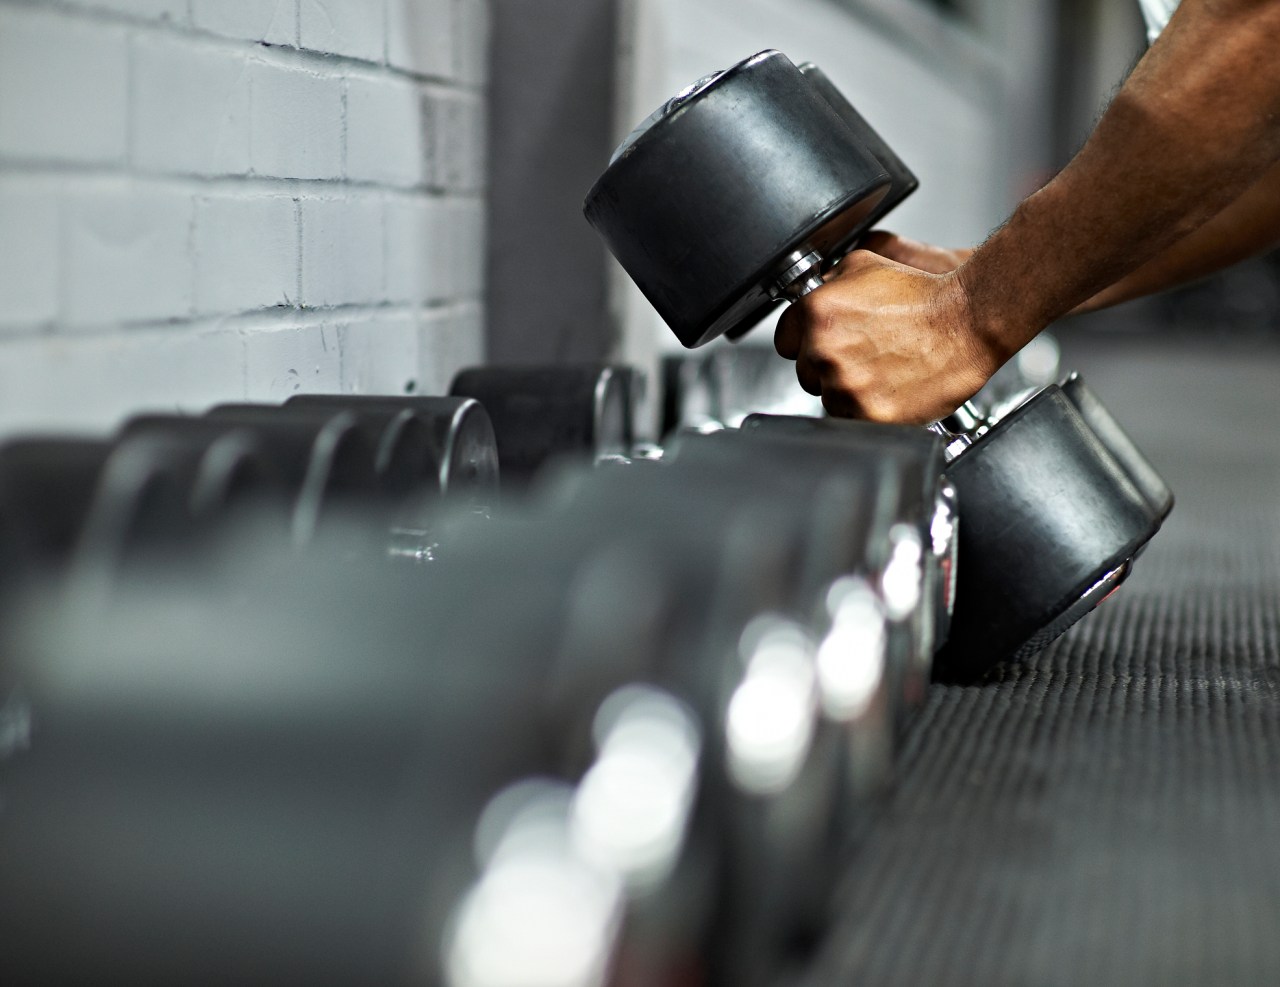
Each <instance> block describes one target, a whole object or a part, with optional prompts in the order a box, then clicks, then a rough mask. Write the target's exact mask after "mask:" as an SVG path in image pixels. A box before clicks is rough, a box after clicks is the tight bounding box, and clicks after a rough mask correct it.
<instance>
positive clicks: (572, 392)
mask: <svg viewBox="0 0 1280 987" xmlns="http://www.w3.org/2000/svg"><path fill="white" fill-rule="evenodd" d="M642 389H643V381H642V380H641V378H640V376H639V374H638V372H637V371H635V370H634V369H632V368H630V367H623V366H612V365H606V364H581V365H577V364H565V365H551V366H531V367H506V366H488V367H471V368H469V369H466V370H462V371H460V372H459V373H458V375H457V376H456V377H454V379H453V384H452V385H451V387H450V389H449V393H450V394H452V395H454V396H456V397H467V398H473V399H475V400H476V401H479V402H480V404H481V405H483V406H484V409H485V410H486V411H487V412H488V414H489V418H490V420H491V421H492V422H493V431H494V434H495V435H496V437H497V445H498V462H499V465H500V467H501V469H502V476H503V479H504V481H505V482H506V483H507V485H508V487H509V488H511V489H514V490H520V489H523V488H525V487H527V486H528V484H529V482H530V481H531V480H532V479H533V476H534V474H535V473H537V471H538V470H539V469H541V468H542V466H543V465H545V464H546V463H548V462H549V461H551V460H553V459H555V458H557V457H580V458H586V459H590V460H592V461H597V462H598V461H601V460H606V459H626V458H629V457H631V456H632V454H633V452H634V450H635V446H636V405H637V403H638V402H639V400H640V398H641V392H642Z"/></svg>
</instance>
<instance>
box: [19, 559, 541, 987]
mask: <svg viewBox="0 0 1280 987" xmlns="http://www.w3.org/2000/svg"><path fill="white" fill-rule="evenodd" d="M243 560H244V557H243V556H241V560H240V567H239V578H238V579H237V580H236V581H235V583H236V585H235V586H234V587H233V588H231V589H229V590H228V591H227V593H226V595H225V596H224V597H222V598H218V597H214V596H206V595H199V594H192V593H190V592H189V589H188V587H187V586H186V585H184V584H183V583H182V582H176V583H175V582H172V581H169V580H167V579H165V578H164V574H163V572H161V571H159V570H156V569H151V570H147V571H145V572H142V573H139V574H138V575H137V576H136V577H135V578H132V579H129V578H125V579H122V581H121V586H120V590H119V592H118V593H117V594H113V599H112V601H111V605H110V606H109V607H100V606H94V605H92V601H87V600H86V599H85V598H83V597H76V598H74V599H72V600H71V601H70V602H68V603H67V605H65V606H64V607H62V608H60V609H54V610H51V611H49V612H43V613H41V614H40V615H39V616H38V617H35V618H33V620H29V621H26V622H24V629H25V635H24V638H23V645H22V647H20V648H17V647H7V648H5V649H4V654H5V664H4V667H3V671H4V672H5V673H6V674H5V676H4V678H5V680H6V681H7V680H8V678H9V674H8V673H12V674H13V676H14V677H15V678H16V680H17V681H18V682H19V683H20V685H21V689H22V695H23V697H24V699H23V702H24V704H25V706H26V707H28V708H29V711H30V716H31V718H32V719H33V720H34V722H38V723H39V725H40V729H39V730H38V731H37V732H34V733H33V734H32V735H31V736H30V738H29V746H28V747H27V749H21V747H22V745H21V744H19V747H18V749H16V750H15V751H14V752H13V760H12V762H11V763H6V764H5V765H4V768H5V812H4V814H3V817H2V818H0V839H2V840H3V843H4V846H5V847H6V853H5V854H3V855H0V936H2V937H3V939H4V940H5V942H6V943H7V944H9V945H10V946H12V947H13V948H6V950H5V951H4V956H3V957H2V958H0V975H2V976H3V978H4V979H5V980H6V982H14V983H19V982H23V983H25V982H38V983H49V982H68V983H74V982H77V981H78V980H81V979H83V977H84V971H86V970H101V969H111V970H113V971H114V974H115V975H117V976H119V977H122V978H123V979H125V980H127V981H130V982H136V983H160V982H170V981H172V980H174V979H178V980H183V979H191V977H192V975H193V974H192V971H199V972H198V974H196V975H195V976H196V979H197V980H204V979H207V980H208V981H209V982H210V983H213V982H222V983H226V982H237V983H244V982H254V983H257V982H262V983H266V982H305V983H326V982H334V983H343V982H350V981H352V980H361V979H364V978H366V977H370V976H372V977H373V978H374V979H376V980H378V981H379V982H383V983H423V982H441V979H442V978H441V976H440V973H439V970H438V969H437V963H436V960H437V959H438V941H439V937H440V936H441V935H442V933H443V929H444V927H445V924H446V921H447V918H448V914H449V910H450V909H451V907H452V905H453V903H454V901H455V900H456V899H457V896H458V895H459V894H461V892H462V890H463V889H464V888H465V886H466V883H467V882H468V881H469V880H470V878H471V875H472V873H473V865H472V864H471V863H470V858H471V846H472V832H473V828H474V824H475V820H476V817H477V816H478V815H479V812H480V809H481V807H482V806H483V805H484V802H485V801H486V800H487V798H488V797H489V795H491V794H492V792H493V791H494V790H495V789H496V788H498V787H500V786H501V785H503V784H505V783H507V782H509V781H512V780H514V779H516V778H519V777H522V776H524V775H526V774H530V773H547V772H550V771H551V770H552V769H553V768H554V766H555V765H554V762H553V761H552V760H550V759H549V758H548V756H547V753H546V752H547V744H546V737H545V736H544V735H543V732H542V731H543V729H544V727H545V726H546V723H547V717H546V715H545V709H544V708H543V707H542V706H540V705H539V704H538V703H537V702H536V698H535V697H536V696H537V695H538V694H539V691H540V690H541V689H542V688H543V687H545V686H546V685H547V680H548V677H549V676H548V675H547V674H546V673H547V662H546V661H541V662H537V663H535V662H533V661H531V659H532V658H534V657H536V655H535V654H532V653H531V652H530V651H529V650H527V649H528V648H529V647H530V645H531V641H530V627H531V625H533V624H536V623H537V622H538V621H540V620H541V621H542V622H543V623H545V622H546V621H545V619H543V618H542V616H541V614H542V610H543V608H542V607H540V606H532V605H530V606H524V607H521V600H522V599H524V598H525V597H523V596H520V595H518V594H516V595H512V596H508V597H502V596H500V597H497V598H496V601H497V602H502V603H504V604H506V606H507V607H508V609H509V612H510V614H511V617H512V620H511V621H510V622H503V621H493V620H488V619H486V617H485V614H484V613H483V611H482V610H480V609H478V608H476V607H474V606H472V607H471V608H470V609H467V607H468V605H469V604H474V603H475V600H474V599H472V600H470V601H468V600H467V599H466V597H465V595H464V594H462V593H461V592H460V591H459V592H454V593H448V592H443V595H442V596H441V597H440V599H441V606H442V608H443V607H445V606H446V605H447V606H448V607H451V608H453V609H454V610H467V613H468V614H469V620H470V623H471V627H470V628H469V632H468V633H466V634H460V633H454V634H450V633H449V630H450V629H449V627H448V626H442V627H441V628H440V635H439V637H438V639H434V640H433V638H432V637H431V634H430V632H431V630H432V621H431V620H430V619H426V620H424V619H423V618H424V611H426V612H427V616H428V617H429V611H428V608H427V607H424V600H426V601H429V600H430V599H432V598H431V597H425V598H424V597H423V596H422V595H421V594H420V593H419V592H416V591H414V588H413V587H412V586H411V585H409V583H408V581H405V580H398V581H397V580H381V581H380V580H379V579H378V576H379V574H380V573H387V572H389V571H390V570H387V569H386V568H385V567H376V566H370V567H369V568H367V569H363V570H360V569H357V570H354V571H352V570H344V568H343V567H339V566H319V565H316V564H315V560H314V559H308V560H298V559H290V558H287V557H286V558H285V559H283V560H282V559H279V558H275V557H272V555H271V553H267V557H266V558H264V559H261V561H262V563H263V565H262V568H261V569H260V570H259V569H257V568H256V567H254V566H246V565H244V561H243ZM455 578H456V575H455ZM460 582H462V583H463V584H465V583H466V582H467V581H466V580H461V581H460ZM470 582H471V583H472V584H474V583H475V580H471V581H470ZM439 583H440V588H441V589H442V591H444V590H447V587H448V585H449V581H448V580H440V581H439ZM433 588H435V587H434V586H433ZM538 602H539V603H545V602H546V598H545V596H544V597H543V598H542V599H541V600H539V601H538ZM522 618H523V619H522ZM454 626H455V627H456V626H457V624H456V623H455V625H454ZM424 627H425V632H424V630H423V628H424ZM477 628H478V629H479V630H480V631H483V632H485V633H477ZM471 642H474V643H471ZM6 698H7V697H6ZM531 700H532V701H531ZM9 753H10V751H9V750H8V748H6V749H5V750H4V751H3V752H2V753H0V756H5V755H7V754H9ZM139 834H144V836H143V837H142V843H139V839H140V835H139ZM353 888H356V889H358V891H359V893H358V894H353V893H352V890H353ZM32 895H36V896H38V897H39V898H40V900H42V901H43V902H45V903H46V906H47V907H42V908H39V909H33V908H31V907H30V902H31V900H32V897H31V896H32ZM68 916H74V919H69V918H68ZM193 927H198V929H199V935H197V936H193V935H191V929H192V928H193ZM432 933H434V935H432Z"/></svg>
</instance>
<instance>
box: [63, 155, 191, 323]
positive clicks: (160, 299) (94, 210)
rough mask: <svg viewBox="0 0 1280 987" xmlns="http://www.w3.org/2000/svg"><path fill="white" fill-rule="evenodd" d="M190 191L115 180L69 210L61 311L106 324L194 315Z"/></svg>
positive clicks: (79, 192) (88, 189)
mask: <svg viewBox="0 0 1280 987" xmlns="http://www.w3.org/2000/svg"><path fill="white" fill-rule="evenodd" d="M191 206H192V203H191V197H190V195H188V194H187V193H186V192H184V191H182V190H180V189H172V188H168V187H155V186H144V185H139V184H137V183H134V182H130V181H128V180H127V179H118V178H110V179H105V180H99V181H94V182H90V183H86V184H84V185H81V186H78V187H77V188H76V190H75V191H73V192H71V193H69V194H68V195H67V196H66V200H65V204H64V208H63V221H62V236H63V252H64V256H63V265H62V266H63V271H62V273H63V280H62V296H63V297H62V317H63V319H64V321H65V322H66V323H67V324H68V325H70V326H75V327H100V328H108V327H110V326H113V325H125V326H127V325H130V324H133V323H138V322H155V321H162V320H170V319H183V318H187V317H189V316H190V315H191V275H192V262H191V260H192V259H191V220H192V209H191Z"/></svg>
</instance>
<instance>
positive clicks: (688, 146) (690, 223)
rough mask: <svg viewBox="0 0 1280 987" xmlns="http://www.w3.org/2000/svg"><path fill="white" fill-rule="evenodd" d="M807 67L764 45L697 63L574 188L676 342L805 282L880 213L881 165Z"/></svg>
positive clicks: (728, 327) (747, 318) (739, 324)
mask: <svg viewBox="0 0 1280 987" xmlns="http://www.w3.org/2000/svg"><path fill="white" fill-rule="evenodd" d="M815 78H816V75H815V74H814V73H812V72H811V74H810V75H809V76H806V75H805V74H804V73H803V72H802V71H801V70H800V69H798V68H797V67H796V66H795V65H794V64H792V63H791V61H790V60H789V59H787V57H786V56H785V55H783V54H782V53H781V52H776V51H765V52H761V53H760V54H758V55H755V56H753V57H752V58H749V59H747V60H746V61H743V62H740V63H738V64H737V65H735V66H733V67H732V68H730V69H728V70H726V71H724V72H721V73H719V74H717V75H715V76H711V77H708V78H707V79H706V80H703V81H702V82H701V83H700V84H697V85H695V86H694V87H691V88H690V89H688V90H686V91H685V92H683V93H681V94H680V95H678V96H677V97H675V98H674V99H672V100H671V101H669V102H668V103H667V104H666V105H665V106H664V107H663V108H662V109H661V110H660V111H659V112H658V113H656V114H654V116H652V117H650V119H649V120H648V121H646V124H645V125H642V128H641V129H640V130H639V131H638V132H637V133H636V134H633V135H632V137H631V138H629V140H628V142H627V143H625V144H624V145H623V146H622V147H620V148H619V149H618V151H617V152H615V154H614V157H613V160H612V161H611V162H610V165H609V167H608V168H607V169H606V170H605V172H604V174H603V175H601V176H600V178H599V179H598V180H597V181H596V183H595V185H594V186H593V187H592V189H591V191H590V192H588V194H587V198H586V203H585V206H584V211H585V213H586V216H587V219H588V220H589V221H590V222H591V224H592V225H593V226H594V227H595V228H596V230H597V232H599V233H600V235H601V236H602V237H603V238H604V240H605V243H606V244H607V245H608V246H609V249H610V250H611V251H612V252H613V254H614V256H615V257H617V258H618V260H619V261H620V262H621V264H622V266H623V267H624V268H625V269H626V271H627V273H628V274H630V275H631V277H632V279H633V280H634V281H635V282H636V284H637V286H639V288H640V290H641V291H642V292H643V293H644V294H645V297H647V298H648V299H649V301H650V302H651V303H652V304H653V306H654V308H656V309H657V310H658V313H659V314H660V315H661V316H662V318H663V319H664V321H666V323H667V325H668V326H670V327H671V329H672V331H673V332H674V333H675V335H676V337H677V338H678V339H679V340H680V342H681V343H683V344H684V345H685V346H689V347H694V346H698V345H701V344H703V343H706V342H709V341H710V340H712V339H714V338H715V337H716V336H719V335H722V334H724V333H726V332H732V333H734V334H737V333H738V332H740V331H741V330H744V329H746V328H749V327H750V326H751V325H754V324H755V323H756V322H758V321H759V320H760V319H761V318H762V317H763V316H764V315H765V314H766V312H767V311H768V310H769V309H770V308H772V307H774V306H775V305H776V304H777V303H778V302H779V301H781V300H782V299H783V298H792V297H798V296H799V295H800V294H803V293H805V292H806V291H807V290H812V288H813V287H816V284H817V283H820V281H818V280H817V279H819V278H820V275H821V272H822V269H823V267H824V266H825V265H828V264H830V263H832V262H834V261H836V260H838V259H839V257H840V256H842V253H841V252H842V251H847V249H848V247H849V246H850V245H851V244H852V243H853V242H855V241H856V240H857V238H858V236H859V235H860V234H861V233H863V232H864V231H865V230H866V229H867V228H868V227H869V225H870V223H871V222H872V221H873V220H875V219H877V218H879V217H881V216H883V215H884V210H883V209H881V208H880V207H881V205H882V203H883V202H884V201H885V200H886V199H887V198H889V197H890V192H891V190H893V184H892V179H891V177H890V175H889V173H888V171H887V169H886V168H885V165H884V164H883V163H881V161H879V160H878V159H877V158H876V156H875V154H874V151H873V148H872V147H871V146H869V145H868V144H867V143H865V142H864V138H865V131H863V132H862V133H855V132H854V131H852V130H850V128H849V125H848V124H847V123H846V122H845V120H844V119H843V118H842V115H841V110H840V109H837V108H836V107H834V106H833V105H832V104H831V103H830V102H828V100H827V98H824V95H823V94H822V93H821V92H820V91H819V90H818V88H817V86H816V85H815V82H814V79H815ZM819 81H820V80H819ZM673 174H678V176H679V179H678V180H673V179H672V175H673ZM762 178H764V179H765V180H764V181H762V180H761V179H762ZM909 191H910V190H909V189H908V188H904V189H902V190H900V191H898V190H895V194H896V195H897V198H898V200H899V201H900V199H901V197H902V195H905V194H909Z"/></svg>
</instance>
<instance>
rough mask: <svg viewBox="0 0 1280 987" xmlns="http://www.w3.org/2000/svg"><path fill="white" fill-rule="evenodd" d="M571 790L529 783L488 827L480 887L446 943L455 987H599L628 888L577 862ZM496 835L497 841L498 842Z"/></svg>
mask: <svg viewBox="0 0 1280 987" xmlns="http://www.w3.org/2000/svg"><path fill="white" fill-rule="evenodd" d="M572 799H573V796H572V790H571V788H570V786H568V785H565V784H559V783H555V782H525V783H521V784H519V785H517V786H514V787H512V788H509V789H507V790H506V791H504V792H502V793H500V794H499V795H498V796H497V797H496V798H495V799H494V800H493V801H492V802H491V803H490V805H489V808H488V809H486V810H485V818H483V819H482V820H481V825H480V833H481V841H482V842H483V840H484V838H485V837H488V838H490V839H492V845H491V846H490V847H483V846H482V847H481V848H480V851H481V854H482V855H483V856H484V857H485V858H486V859H485V860H484V861H483V863H484V871H483V874H482V876H481V877H480V880H479V881H478V882H476V884H475V885H474V886H473V887H472V889H471V890H470V891H469V892H468V894H467V896H466V897H465V898H464V899H463V901H462V904H461V905H460V906H459V908H458V910H457V912H456V913H455V915H454V918H453V922H452V923H451V926H450V929H449V932H448V933H447V939H446V943H445V963H446V975H447V979H448V983H449V984H450V987H517V985H519V987H599V985H601V984H603V983H604V979H605V972H606V970H607V968H608V963H609V957H610V954H611V951H612V947H613V943H614V940H615V938H616V936H617V930H618V925H619V922H620V921H621V914H622V901H623V895H622V884H621V882H620V881H619V880H618V878H617V876H616V875H614V874H612V873H610V872H609V871H608V870H607V869H604V868H600V867H596V866H595V865H593V864H591V863H590V862H589V861H587V860H584V859H583V858H582V855H581V854H580V853H578V851H577V847H576V845H575V843H574V840H573V837H572V831H571V823H570V819H571V811H572ZM494 830H497V832H496V833H495V832H493V831H494Z"/></svg>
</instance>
